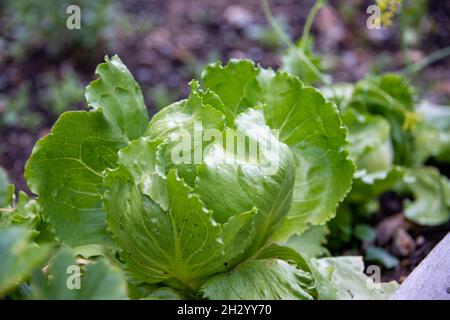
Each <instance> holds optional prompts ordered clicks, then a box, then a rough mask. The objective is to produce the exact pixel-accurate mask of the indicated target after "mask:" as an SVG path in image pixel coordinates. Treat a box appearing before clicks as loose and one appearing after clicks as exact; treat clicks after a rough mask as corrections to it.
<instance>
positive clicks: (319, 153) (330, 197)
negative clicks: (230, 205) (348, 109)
mask: <svg viewBox="0 0 450 320" xmlns="http://www.w3.org/2000/svg"><path fill="white" fill-rule="evenodd" d="M229 75H234V76H235V78H233V80H232V81H231V80H230V82H231V84H229V85H228V80H227V81H226V80H224V79H228V78H227V76H229ZM242 77H243V79H245V85H243V84H242V83H244V82H243V80H242ZM249 78H253V79H252V80H251V81H250V80H249ZM203 79H204V82H205V86H206V88H207V89H211V90H213V91H214V92H215V93H216V94H217V95H218V96H219V97H220V99H221V100H222V102H223V104H224V105H225V106H226V107H227V108H228V110H229V112H228V114H227V117H232V116H233V115H235V114H236V113H239V112H241V111H243V110H244V109H246V108H249V107H252V106H262V108H263V112H264V117H265V120H266V123H267V125H268V126H269V127H270V128H272V129H277V130H278V131H279V138H280V140H281V141H282V142H284V143H285V144H287V145H288V146H289V147H290V148H291V150H292V151H293V153H294V155H295V158H296V164H297V168H296V182H295V187H294V200H293V204H292V207H291V210H290V212H289V215H288V218H287V220H286V222H285V223H284V224H283V226H282V227H281V229H280V230H279V232H278V233H277V235H276V238H277V239H279V240H286V239H287V238H288V237H289V236H290V235H291V234H293V233H301V232H303V231H304V230H305V229H306V228H307V227H308V225H309V224H323V223H325V222H326V221H327V220H329V219H330V218H332V217H333V216H334V214H335V210H336V206H337V204H338V203H339V202H340V201H341V200H342V199H343V198H344V196H345V194H346V193H347V192H348V190H349V189H350V185H351V177H352V175H353V171H354V167H353V163H352V162H351V161H350V160H349V159H347V152H346V151H345V150H344V149H343V148H344V146H345V144H346V129H345V128H344V127H343V126H342V123H341V120H340V117H339V114H338V111H337V109H336V107H335V106H334V105H333V104H332V103H330V102H326V101H325V100H324V98H323V97H322V96H321V94H320V93H319V92H318V91H317V90H315V89H313V88H310V87H304V86H303V84H302V83H301V82H300V81H299V80H298V78H296V77H293V76H289V75H288V74H286V73H275V72H273V71H271V70H264V69H260V68H255V67H254V65H253V63H252V62H251V61H246V60H241V61H234V60H232V61H230V62H229V63H228V64H227V65H226V66H224V67H222V66H220V65H218V64H215V65H211V66H209V67H208V68H207V69H206V70H205V72H204V74H203ZM238 82H239V86H238V85H237V84H236V83H238ZM232 84H234V85H232ZM236 86H238V88H236Z"/></svg>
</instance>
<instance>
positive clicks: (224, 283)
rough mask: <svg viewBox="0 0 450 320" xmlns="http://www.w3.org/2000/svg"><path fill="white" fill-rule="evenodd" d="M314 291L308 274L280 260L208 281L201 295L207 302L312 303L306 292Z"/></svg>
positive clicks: (245, 264)
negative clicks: (291, 301) (241, 300)
mask: <svg viewBox="0 0 450 320" xmlns="http://www.w3.org/2000/svg"><path fill="white" fill-rule="evenodd" d="M305 288H307V289H305ZM313 288H314V281H313V278H312V276H311V274H309V273H307V272H305V271H303V270H300V269H297V268H296V267H295V266H293V265H290V264H288V263H287V262H285V261H283V260H279V259H264V260H248V261H246V262H243V263H241V264H239V265H238V266H236V267H235V268H234V269H233V270H231V271H229V272H228V273H222V274H218V275H216V276H213V277H211V278H209V279H208V280H207V282H206V283H205V284H204V285H203V287H202V289H201V291H202V292H203V297H204V298H207V299H210V300H240V299H245V300H274V299H277V300H278V299H279V300H281V299H282V300H312V299H313V296H312V295H311V294H309V293H308V289H313Z"/></svg>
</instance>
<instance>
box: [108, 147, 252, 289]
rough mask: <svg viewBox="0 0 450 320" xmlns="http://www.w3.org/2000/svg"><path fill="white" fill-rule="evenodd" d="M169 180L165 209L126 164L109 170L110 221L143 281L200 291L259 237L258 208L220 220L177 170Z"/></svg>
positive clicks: (130, 263)
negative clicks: (256, 233) (204, 280)
mask: <svg viewBox="0 0 450 320" xmlns="http://www.w3.org/2000/svg"><path fill="white" fill-rule="evenodd" d="M148 143H151V142H148ZM166 184H167V191H168V193H167V194H168V201H169V205H168V211H166V212H165V211H164V210H163V209H162V208H161V207H160V206H159V205H158V204H157V203H156V202H154V201H153V200H152V199H151V198H150V197H149V196H147V195H145V194H143V193H142V192H141V191H140V190H139V188H138V187H137V186H136V185H135V184H134V183H133V179H132V178H131V176H130V175H129V172H127V171H126V170H125V168H120V169H119V170H115V171H111V172H109V174H108V176H107V178H106V185H107V187H108V191H107V192H106V193H105V196H104V198H105V200H104V201H105V209H106V211H107V212H108V225H109V227H110V228H111V230H112V231H113V233H114V234H115V236H116V239H117V241H118V243H119V244H120V246H121V248H122V249H123V250H124V254H123V259H125V261H126V263H127V266H128V268H129V270H130V271H131V272H132V273H134V274H135V275H136V276H137V277H138V278H139V279H141V280H143V281H145V282H148V283H156V282H160V281H163V280H177V281H181V283H182V284H183V285H184V286H187V287H192V288H194V289H195V288H196V287H198V286H199V285H200V284H201V282H202V278H204V277H207V276H209V275H211V274H213V273H215V272H217V271H224V270H227V269H228V268H229V267H231V266H233V263H236V262H235V261H234V260H235V258H236V257H238V256H239V255H241V254H242V253H243V251H244V250H245V249H246V248H247V247H248V245H249V241H251V240H252V239H253V233H254V230H253V222H252V220H253V219H254V215H255V214H256V211H255V210H252V211H249V212H244V213H241V214H239V215H237V216H234V217H233V218H231V219H230V220H229V221H228V222H227V223H225V224H219V223H217V222H215V221H214V220H213V218H212V212H211V211H210V210H208V209H207V208H206V207H205V206H204V204H203V203H202V201H201V200H200V199H199V197H198V195H196V194H195V193H193V190H192V188H190V187H189V186H188V185H187V184H185V182H184V181H183V180H182V179H180V178H179V177H178V176H177V175H176V172H175V170H171V171H170V172H169V174H168V176H167V178H166ZM199 282H200V283H199Z"/></svg>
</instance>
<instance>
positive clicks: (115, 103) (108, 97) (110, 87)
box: [86, 56, 148, 140]
mask: <svg viewBox="0 0 450 320" xmlns="http://www.w3.org/2000/svg"><path fill="white" fill-rule="evenodd" d="M105 61H106V62H105V63H102V64H99V65H98V67H97V69H96V71H95V73H96V74H98V75H99V79H97V80H94V81H92V82H91V83H90V85H89V86H87V88H86V100H87V102H88V105H89V106H91V107H92V108H94V109H95V110H97V109H101V110H103V113H104V115H105V118H106V120H107V121H108V122H109V123H110V124H111V126H112V127H113V129H114V130H117V131H119V132H121V135H123V136H125V137H127V138H128V139H129V140H134V139H137V138H139V137H140V136H142V135H143V134H144V131H145V129H146V128H147V125H148V113H147V109H146V107H145V104H144V97H143V95H142V92H141V89H140V88H139V85H138V83H137V82H136V81H135V80H134V78H133V76H132V75H131V73H130V71H128V69H127V67H126V66H125V65H124V64H123V63H122V61H121V60H120V58H119V57H118V56H113V57H112V58H111V59H109V58H108V56H106V57H105Z"/></svg>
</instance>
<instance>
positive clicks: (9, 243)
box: [0, 227, 51, 297]
mask: <svg viewBox="0 0 450 320" xmlns="http://www.w3.org/2000/svg"><path fill="white" fill-rule="evenodd" d="M31 236H32V232H31V231H29V230H26V229H24V228H22V227H9V228H5V227H2V228H0V261H1V262H0V297H3V296H4V295H5V294H6V293H8V291H9V290H11V289H13V288H14V287H15V286H16V285H17V284H18V283H19V282H20V281H23V280H24V279H25V278H26V277H28V276H30V275H31V273H32V271H33V269H34V268H36V267H38V266H40V265H41V263H42V262H44V260H45V259H46V258H47V256H48V255H49V253H50V249H51V247H50V246H49V245H43V246H38V245H36V244H35V243H33V242H31V241H30V238H31Z"/></svg>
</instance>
